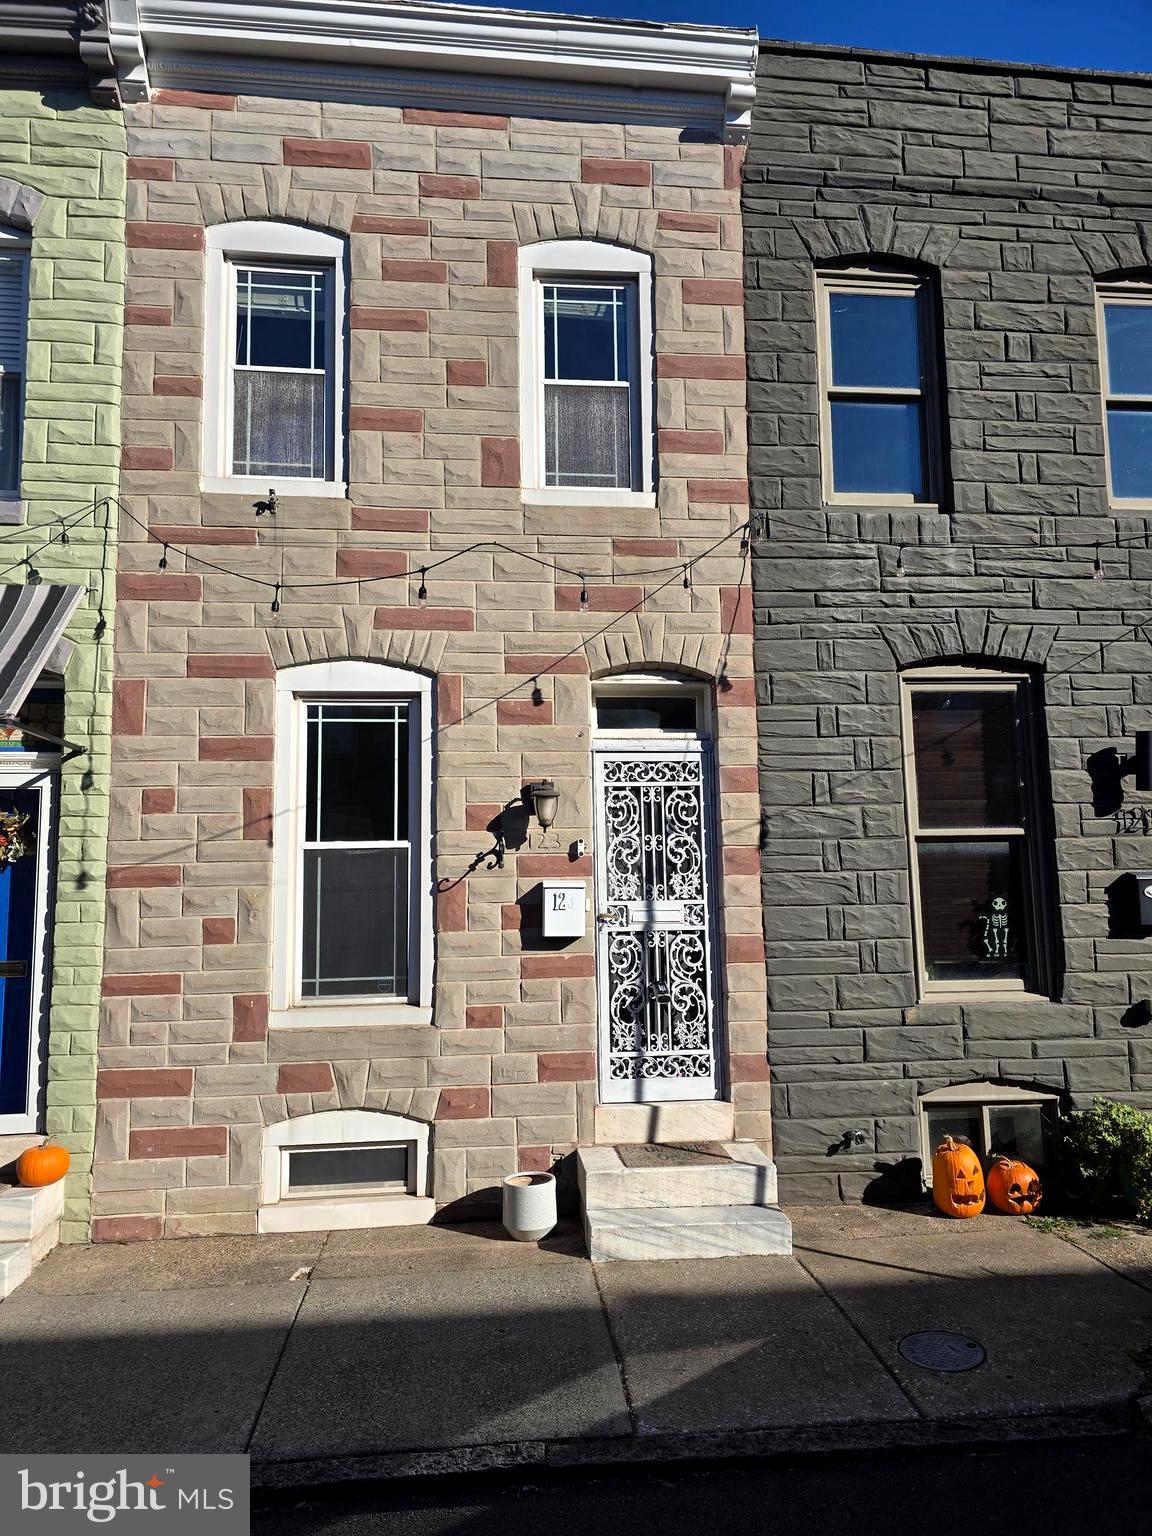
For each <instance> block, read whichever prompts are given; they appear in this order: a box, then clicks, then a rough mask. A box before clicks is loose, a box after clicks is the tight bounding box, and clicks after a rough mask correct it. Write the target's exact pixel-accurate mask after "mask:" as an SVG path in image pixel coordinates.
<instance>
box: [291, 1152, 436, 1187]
mask: <svg viewBox="0 0 1152 1536" xmlns="http://www.w3.org/2000/svg"><path fill="white" fill-rule="evenodd" d="M412 1149H413V1144H412V1143H411V1142H394V1143H392V1144H387V1143H385V1144H383V1145H376V1146H358V1147H346V1146H332V1147H285V1148H284V1167H283V1175H282V1182H281V1186H280V1187H281V1198H282V1199H285V1200H301V1199H303V1200H314V1199H316V1198H317V1196H319V1195H407V1194H411V1193H412V1185H413V1180H414V1178H415V1170H414V1169H412V1167H411V1164H412V1162H413V1159H412V1157H411V1156H410V1153H411V1151H412Z"/></svg>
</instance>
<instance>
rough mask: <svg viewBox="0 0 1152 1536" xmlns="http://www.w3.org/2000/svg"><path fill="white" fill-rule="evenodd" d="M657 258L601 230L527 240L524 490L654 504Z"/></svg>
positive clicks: (547, 497) (523, 270)
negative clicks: (587, 235) (612, 241)
mask: <svg viewBox="0 0 1152 1536" xmlns="http://www.w3.org/2000/svg"><path fill="white" fill-rule="evenodd" d="M651 306H652V262H651V258H650V257H649V256H647V255H645V254H644V253H642V252H640V251H632V250H628V249H626V248H625V247H623V246H615V245H608V244H605V243H602V242H598V241H584V240H554V241H547V242H544V243H543V244H540V245H533V246H524V247H522V248H521V250H520V343H521V367H520V384H521V391H520V398H521V416H522V421H521V457H522V463H521V473H522V478H523V486H524V492H525V496H526V497H527V498H528V499H532V500H541V501H554V502H557V503H569V504H579V503H590V504H595V503H596V502H598V501H599V502H602V503H604V504H606V505H628V504H633V503H638V502H639V501H640V500H641V499H643V500H644V501H645V503H646V504H648V505H651V504H653V479H652V389H653V381H652V318H651Z"/></svg>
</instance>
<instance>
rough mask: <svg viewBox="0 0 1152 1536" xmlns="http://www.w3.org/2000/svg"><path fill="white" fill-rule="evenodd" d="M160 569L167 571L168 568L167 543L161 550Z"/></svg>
mask: <svg viewBox="0 0 1152 1536" xmlns="http://www.w3.org/2000/svg"><path fill="white" fill-rule="evenodd" d="M160 569H161V570H162V571H166V570H167V569H168V546H167V544H165V546H164V548H163V549H162V550H161V551H160Z"/></svg>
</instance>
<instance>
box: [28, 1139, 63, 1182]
mask: <svg viewBox="0 0 1152 1536" xmlns="http://www.w3.org/2000/svg"><path fill="white" fill-rule="evenodd" d="M70 1161H71V1159H70V1158H69V1156H68V1151H67V1148H65V1147H57V1146H54V1145H53V1144H52V1142H50V1141H46V1142H45V1143H44V1145H43V1146H42V1147H29V1148H28V1150H27V1151H26V1152H21V1154H20V1156H19V1157H18V1158H17V1159H16V1177H17V1178H18V1179H19V1181H20V1183H21V1184H23V1185H24V1187H25V1188H26V1189H40V1188H42V1187H43V1185H45V1184H55V1183H56V1181H57V1179H62V1178H63V1177H64V1175H65V1174H66V1173H67V1172H68V1164H69V1162H70Z"/></svg>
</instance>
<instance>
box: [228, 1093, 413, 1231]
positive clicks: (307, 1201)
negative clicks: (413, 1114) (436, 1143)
mask: <svg viewBox="0 0 1152 1536" xmlns="http://www.w3.org/2000/svg"><path fill="white" fill-rule="evenodd" d="M428 1142H429V1136H428V1126H427V1124H426V1123H424V1122H423V1121H419V1120H410V1119H408V1118H407V1117H406V1116H404V1115H393V1114H387V1113H384V1112H383V1111H381V1110H368V1109H326V1110H316V1111H314V1112H313V1113H312V1114H310V1115H293V1116H292V1118H291V1119H289V1120H282V1121H280V1122H279V1123H278V1124H275V1125H270V1126H268V1127H267V1128H266V1130H265V1132H264V1143H263V1148H262V1157H261V1161H262V1168H261V1180H260V1207H259V1212H258V1215H257V1227H258V1230H259V1231H261V1232H304V1231H318V1230H319V1231H324V1230H327V1229H328V1228H349V1227H389V1226H397V1225H404V1224H408V1223H412V1222H425V1221H430V1220H431V1219H432V1216H433V1215H434V1214H435V1210H436V1203H435V1201H434V1200H433V1199H432V1198H431V1196H430V1195H429V1193H428V1184H429V1177H428Z"/></svg>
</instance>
